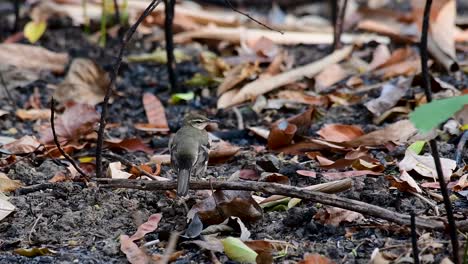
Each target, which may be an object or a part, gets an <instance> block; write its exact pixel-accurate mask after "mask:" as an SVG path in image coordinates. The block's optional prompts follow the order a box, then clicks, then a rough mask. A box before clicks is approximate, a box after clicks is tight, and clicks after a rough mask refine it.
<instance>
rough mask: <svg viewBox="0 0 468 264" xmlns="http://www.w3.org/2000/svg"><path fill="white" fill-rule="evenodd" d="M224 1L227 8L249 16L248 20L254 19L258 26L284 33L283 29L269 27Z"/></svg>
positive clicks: (227, 0)
mask: <svg viewBox="0 0 468 264" xmlns="http://www.w3.org/2000/svg"><path fill="white" fill-rule="evenodd" d="M224 2H225V3H226V4H227V5H228V6H229V8H231V9H232V10H233V11H234V12H236V13H239V14H241V15H243V16H246V17H247V18H249V19H250V20H252V21H254V22H255V23H257V24H259V25H260V26H262V27H265V28H267V29H269V30H271V31H276V32H278V33H280V34H284V32H283V31H281V30H277V29H274V28H272V27H270V26H268V25H266V24H264V23H262V22H260V21H258V20H257V19H255V18H253V17H252V16H250V15H249V14H247V13H244V12H242V11H240V10H239V9H237V8H235V7H234V6H233V5H232V4H231V2H230V1H229V0H224Z"/></svg>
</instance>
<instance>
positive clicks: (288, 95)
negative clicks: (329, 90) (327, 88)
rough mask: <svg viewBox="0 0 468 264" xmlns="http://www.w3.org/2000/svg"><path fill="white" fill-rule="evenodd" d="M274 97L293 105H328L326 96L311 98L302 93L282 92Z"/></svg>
mask: <svg viewBox="0 0 468 264" xmlns="http://www.w3.org/2000/svg"><path fill="white" fill-rule="evenodd" d="M276 97H278V98H279V99H285V100H288V101H291V102H294V103H300V104H308V105H328V103H329V100H328V97H327V96H312V95H308V94H306V93H304V92H303V91H294V90H282V91H280V92H278V93H277V94H276Z"/></svg>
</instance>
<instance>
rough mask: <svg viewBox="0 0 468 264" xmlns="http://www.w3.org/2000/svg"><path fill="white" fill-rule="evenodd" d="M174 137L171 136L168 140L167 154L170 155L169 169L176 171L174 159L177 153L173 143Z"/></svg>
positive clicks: (176, 165) (175, 159) (175, 160)
mask: <svg viewBox="0 0 468 264" xmlns="http://www.w3.org/2000/svg"><path fill="white" fill-rule="evenodd" d="M174 138H175V136H171V137H170V138H169V153H171V167H172V169H174V170H177V168H178V164H177V158H176V153H177V145H176V144H175V142H174Z"/></svg>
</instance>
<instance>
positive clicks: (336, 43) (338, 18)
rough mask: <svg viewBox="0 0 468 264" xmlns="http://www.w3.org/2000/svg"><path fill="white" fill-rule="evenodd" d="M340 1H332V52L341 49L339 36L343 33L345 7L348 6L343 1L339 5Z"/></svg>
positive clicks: (345, 1)
mask: <svg viewBox="0 0 468 264" xmlns="http://www.w3.org/2000/svg"><path fill="white" fill-rule="evenodd" d="M338 1H339V2H341V1H340V0H335V1H332V2H334V5H335V6H334V9H335V17H334V24H333V51H335V50H337V49H339V48H341V46H342V45H341V34H342V33H343V24H344V19H345V15H346V6H347V5H348V0H343V1H342V2H343V4H342V5H340V4H339V3H338Z"/></svg>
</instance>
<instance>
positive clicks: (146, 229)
mask: <svg viewBox="0 0 468 264" xmlns="http://www.w3.org/2000/svg"><path fill="white" fill-rule="evenodd" d="M161 218H162V214H153V215H151V216H150V217H149V218H148V221H146V222H144V223H143V224H141V225H140V226H139V227H138V229H137V231H136V232H135V234H133V235H132V236H131V237H130V239H131V240H133V241H135V240H138V239H141V238H143V237H144V236H145V235H146V234H148V233H151V232H154V230H156V229H157V228H158V225H159V222H160V221H161Z"/></svg>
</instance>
